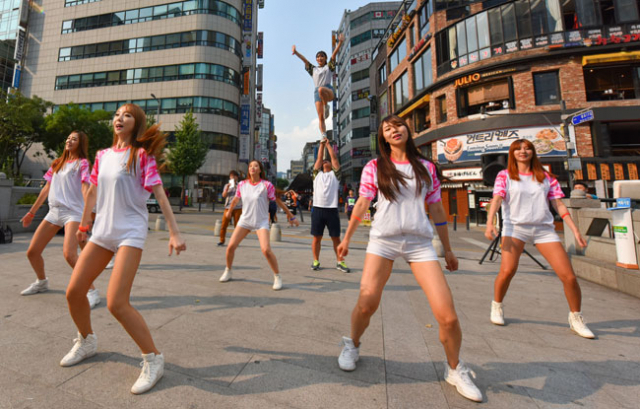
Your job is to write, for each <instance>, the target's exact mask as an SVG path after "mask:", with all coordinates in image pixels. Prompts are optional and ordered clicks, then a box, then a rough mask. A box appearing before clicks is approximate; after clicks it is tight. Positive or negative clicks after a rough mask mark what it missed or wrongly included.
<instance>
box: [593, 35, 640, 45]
mask: <svg viewBox="0 0 640 409" xmlns="http://www.w3.org/2000/svg"><path fill="white" fill-rule="evenodd" d="M636 41H640V33H639V34H620V35H615V34H612V35H610V36H609V37H602V36H599V37H598V38H596V40H595V45H607V44H624V43H634V42H636Z"/></svg>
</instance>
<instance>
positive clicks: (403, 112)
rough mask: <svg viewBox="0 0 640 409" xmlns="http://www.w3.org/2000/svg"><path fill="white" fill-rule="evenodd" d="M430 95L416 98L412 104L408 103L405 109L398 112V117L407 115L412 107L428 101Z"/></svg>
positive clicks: (414, 107)
mask: <svg viewBox="0 0 640 409" xmlns="http://www.w3.org/2000/svg"><path fill="white" fill-rule="evenodd" d="M430 96H431V95H429V94H427V95H425V96H424V97H422V98H420V99H419V100H417V101H416V102H414V103H413V104H411V105H409V107H408V108H407V109H405V110H404V111H402V112H400V114H399V115H398V116H399V117H400V118H404V117H405V116H407V115H409V114H410V113H411V112H412V111H413V110H414V109H416V108H418V107H419V106H421V105H422V104H424V103H427V102H429V97H430Z"/></svg>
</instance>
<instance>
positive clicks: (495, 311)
mask: <svg viewBox="0 0 640 409" xmlns="http://www.w3.org/2000/svg"><path fill="white" fill-rule="evenodd" d="M491 322H492V323H494V324H496V325H504V312H503V311H502V303H501V302H495V301H493V300H492V301H491Z"/></svg>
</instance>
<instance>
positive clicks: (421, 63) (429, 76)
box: [413, 48, 433, 95]
mask: <svg viewBox="0 0 640 409" xmlns="http://www.w3.org/2000/svg"><path fill="white" fill-rule="evenodd" d="M413 72H414V78H415V87H414V90H415V92H414V95H417V94H418V93H420V91H422V90H424V89H425V88H427V87H428V86H429V85H431V84H432V83H433V73H432V72H431V48H427V50H426V51H425V52H424V53H422V55H421V56H420V58H418V59H417V60H416V62H414V63H413Z"/></svg>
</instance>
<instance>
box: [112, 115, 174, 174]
mask: <svg viewBox="0 0 640 409" xmlns="http://www.w3.org/2000/svg"><path fill="white" fill-rule="evenodd" d="M120 108H124V109H125V110H126V112H129V113H130V114H131V115H133V119H134V120H135V124H134V126H133V131H132V132H131V154H130V155H129V160H128V161H127V171H128V172H131V169H134V171H135V169H136V160H137V158H138V149H144V150H145V152H147V155H149V156H155V158H156V161H158V162H159V161H160V160H161V159H162V156H163V154H164V147H165V145H166V144H167V136H166V134H164V133H162V132H160V124H155V125H153V126H152V127H151V128H149V129H147V116H146V115H145V113H144V111H143V110H142V108H140V107H139V106H137V105H136V104H124V105H122V106H121V107H120ZM120 108H118V109H120ZM117 143H118V135H116V133H115V131H114V132H113V146H115V145H116V144H117Z"/></svg>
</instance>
